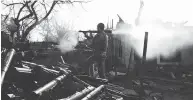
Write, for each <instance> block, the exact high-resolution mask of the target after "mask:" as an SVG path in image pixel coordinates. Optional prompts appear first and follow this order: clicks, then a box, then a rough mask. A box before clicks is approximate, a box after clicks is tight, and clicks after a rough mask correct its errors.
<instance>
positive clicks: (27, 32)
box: [23, 1, 57, 39]
mask: <svg viewBox="0 0 193 100" xmlns="http://www.w3.org/2000/svg"><path fill="white" fill-rule="evenodd" d="M56 3H57V1H53V2H52V6H51V7H50V9H49V11H48V13H47V14H46V15H45V16H44V17H43V18H42V19H41V20H40V21H36V22H35V23H34V24H32V25H31V26H29V27H28V28H27V29H26V31H25V34H24V35H23V39H24V38H26V37H27V35H28V34H29V32H30V31H31V30H32V29H34V28H35V26H36V25H38V24H40V23H41V22H42V21H44V20H45V19H46V18H47V17H48V16H49V15H50V13H51V12H52V10H53V8H54V6H55V5H56Z"/></svg>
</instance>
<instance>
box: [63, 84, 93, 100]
mask: <svg viewBox="0 0 193 100" xmlns="http://www.w3.org/2000/svg"><path fill="white" fill-rule="evenodd" d="M94 89H95V88H94V87H93V86H88V87H87V88H85V89H83V90H82V91H80V92H76V93H75V94H73V95H72V96H69V97H67V98H64V99H60V100H79V99H80V98H81V97H82V96H84V95H86V94H87V93H89V92H91V91H93V90H94Z"/></svg>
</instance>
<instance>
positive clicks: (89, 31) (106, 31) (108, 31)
mask: <svg viewBox="0 0 193 100" xmlns="http://www.w3.org/2000/svg"><path fill="white" fill-rule="evenodd" d="M104 31H105V33H112V31H111V30H104ZM78 32H82V33H98V31H96V30H88V31H82V30H80V31H78Z"/></svg>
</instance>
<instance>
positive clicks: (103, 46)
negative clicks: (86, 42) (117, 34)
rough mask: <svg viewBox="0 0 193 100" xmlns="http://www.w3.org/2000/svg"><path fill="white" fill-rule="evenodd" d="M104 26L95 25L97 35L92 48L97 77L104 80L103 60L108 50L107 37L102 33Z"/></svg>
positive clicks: (100, 24)
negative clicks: (97, 72)
mask: <svg viewBox="0 0 193 100" xmlns="http://www.w3.org/2000/svg"><path fill="white" fill-rule="evenodd" d="M104 27H105V26H104V24H103V23H99V24H98V25H97V31H98V33H97V35H96V36H95V37H94V38H93V41H92V44H91V46H92V48H93V49H94V50H95V52H94V59H95V61H97V63H98V64H99V76H100V77H101V78H106V76H105V73H106V72H105V60H106V55H107V49H108V36H107V34H106V33H105V32H104Z"/></svg>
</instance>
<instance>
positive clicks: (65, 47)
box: [57, 31, 78, 53]
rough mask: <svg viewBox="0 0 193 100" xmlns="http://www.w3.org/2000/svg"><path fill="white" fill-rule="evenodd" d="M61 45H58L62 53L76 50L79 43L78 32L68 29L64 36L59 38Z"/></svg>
mask: <svg viewBox="0 0 193 100" xmlns="http://www.w3.org/2000/svg"><path fill="white" fill-rule="evenodd" d="M58 39H59V40H58V43H59V45H58V46H57V47H58V48H59V49H60V50H61V52H62V53H66V52H69V51H72V50H74V47H75V46H76V45H77V43H78V37H77V32H72V31H68V32H66V33H65V35H63V37H60V38H58Z"/></svg>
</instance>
